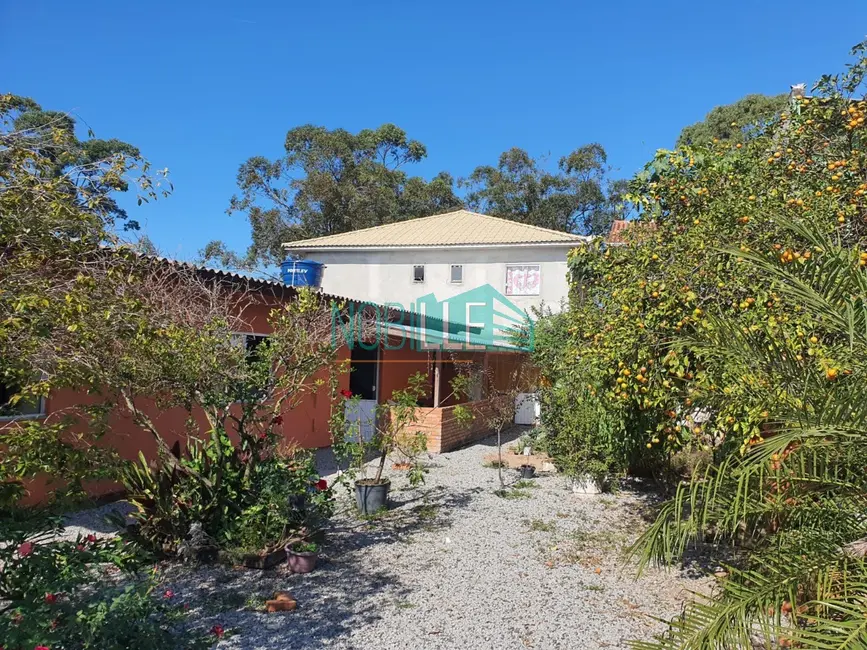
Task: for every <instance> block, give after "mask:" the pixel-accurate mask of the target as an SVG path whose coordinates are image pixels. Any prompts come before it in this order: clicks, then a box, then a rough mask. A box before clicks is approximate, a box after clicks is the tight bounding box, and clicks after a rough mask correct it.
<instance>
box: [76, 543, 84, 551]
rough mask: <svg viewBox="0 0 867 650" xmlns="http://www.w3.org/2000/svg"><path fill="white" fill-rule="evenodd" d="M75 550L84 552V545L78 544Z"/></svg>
mask: <svg viewBox="0 0 867 650" xmlns="http://www.w3.org/2000/svg"><path fill="white" fill-rule="evenodd" d="M75 550H76V551H83V550H84V544H76V545H75Z"/></svg>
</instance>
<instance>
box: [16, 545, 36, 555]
mask: <svg viewBox="0 0 867 650" xmlns="http://www.w3.org/2000/svg"><path fill="white" fill-rule="evenodd" d="M33 546H34V544H33V542H24V543H23V544H22V545H21V546H19V547H18V555H20V556H21V557H27V556H28V555H30V554H31V553H32V552H33Z"/></svg>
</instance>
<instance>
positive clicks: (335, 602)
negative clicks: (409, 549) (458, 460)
mask: <svg viewBox="0 0 867 650" xmlns="http://www.w3.org/2000/svg"><path fill="white" fill-rule="evenodd" d="M481 491H482V489H481V488H471V489H468V490H464V491H459V492H455V491H454V490H453V489H446V488H445V487H442V486H437V487H431V488H428V489H425V490H423V491H421V492H419V491H418V490H412V491H408V493H401V492H397V493H393V494H392V508H391V509H390V510H388V511H386V512H384V513H382V514H381V515H378V516H377V517H373V518H370V519H366V520H354V521H353V520H351V519H350V520H348V521H346V524H345V525H343V526H339V527H337V528H335V529H332V530H331V531H330V533H329V536H328V543H327V544H326V545H325V546H324V548H323V555H322V556H321V557H320V562H319V564H318V565H317V567H316V570H315V571H314V572H313V573H310V574H307V575H293V574H290V573H288V572H287V571H286V568H285V565H281V566H280V567H278V568H277V569H275V570H271V571H255V570H243V569H228V568H225V567H207V568H203V569H200V570H196V571H190V570H187V571H184V569H182V568H180V567H178V568H177V569H173V570H172V571H173V572H177V573H178V574H179V577H178V579H177V580H171V581H170V582H171V585H172V589H173V590H174V591H175V593H176V594H177V595H178V596H179V597H181V598H183V600H184V601H187V602H190V603H191V604H193V603H198V604H200V607H197V608H195V609H194V612H193V614H194V617H193V618H194V619H195V624H196V626H197V627H201V628H203V629H209V628H210V627H211V626H212V625H217V624H219V625H221V626H223V627H225V628H227V629H234V630H235V631H236V632H237V634H236V636H233V637H231V638H227V639H225V640H224V641H223V642H222V643H221V644H220V646H219V647H220V648H243V649H244V650H265V649H266V648H267V649H268V650H272V649H273V648H281V649H284V648H287V649H292V650H294V649H296V648H298V649H300V648H313V647H321V646H323V645H328V644H329V642H330V641H332V640H337V639H343V640H345V639H346V638H347V637H350V636H351V634H352V631H353V630H357V629H361V628H364V627H366V626H370V625H373V624H375V623H376V622H377V621H379V620H380V619H381V618H382V617H381V615H380V612H390V611H391V610H393V608H394V607H395V606H400V603H404V602H406V601H408V600H409V598H410V597H411V596H412V595H413V593H412V590H411V589H410V588H409V587H407V586H406V585H405V584H404V582H403V580H402V578H401V575H400V574H399V572H396V571H394V570H392V567H391V565H389V564H377V563H376V562H375V561H371V560H370V559H369V558H367V557H366V556H367V554H368V553H373V552H375V551H374V547H378V546H382V545H397V546H396V547H395V548H394V549H393V550H392V551H389V552H390V553H393V554H394V557H399V554H400V553H401V552H402V551H401V550H400V546H401V545H403V544H411V543H412V542H413V540H412V535H413V533H417V532H431V531H435V530H438V529H442V528H448V527H449V526H451V524H452V521H453V519H454V518H455V517H459V516H461V511H462V510H463V509H464V508H465V507H466V506H467V505H468V504H469V503H470V502H471V501H472V500H473V499H474V498H475V496H476V494H478V493H479V492H481ZM402 497H405V498H402ZM350 517H351V515H350ZM377 556H378V557H380V558H381V557H382V556H381V555H380V554H377ZM278 590H288V591H290V592H291V593H292V594H293V596H294V597H295V598H296V599H297V601H298V609H297V610H296V611H294V612H289V613H285V614H266V613H262V612H259V611H254V607H255V606H256V605H258V604H259V603H261V602H262V601H264V599H265V598H271V597H272V595H273V593H274V592H275V591H278ZM194 607H195V605H194Z"/></svg>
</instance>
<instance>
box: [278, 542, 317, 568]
mask: <svg viewBox="0 0 867 650" xmlns="http://www.w3.org/2000/svg"><path fill="white" fill-rule="evenodd" d="M318 559H319V544H317V543H316V542H310V541H302V542H295V543H294V544H288V545H287V546H286V564H287V565H288V566H289V570H290V571H291V572H292V573H310V572H311V571H313V569H315V568H316V561H317V560H318Z"/></svg>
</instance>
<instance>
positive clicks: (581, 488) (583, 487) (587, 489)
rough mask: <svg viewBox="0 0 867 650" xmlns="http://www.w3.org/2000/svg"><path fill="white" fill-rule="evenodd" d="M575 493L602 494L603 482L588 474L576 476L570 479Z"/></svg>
mask: <svg viewBox="0 0 867 650" xmlns="http://www.w3.org/2000/svg"><path fill="white" fill-rule="evenodd" d="M570 487H571V488H572V492H574V493H575V494H602V488H603V484H602V483H601V482H600V481H597V480H596V479H595V478H593V477H592V476H590V475H588V474H583V475H581V476H576V477H574V478H573V479H572V480H571V481H570Z"/></svg>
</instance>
